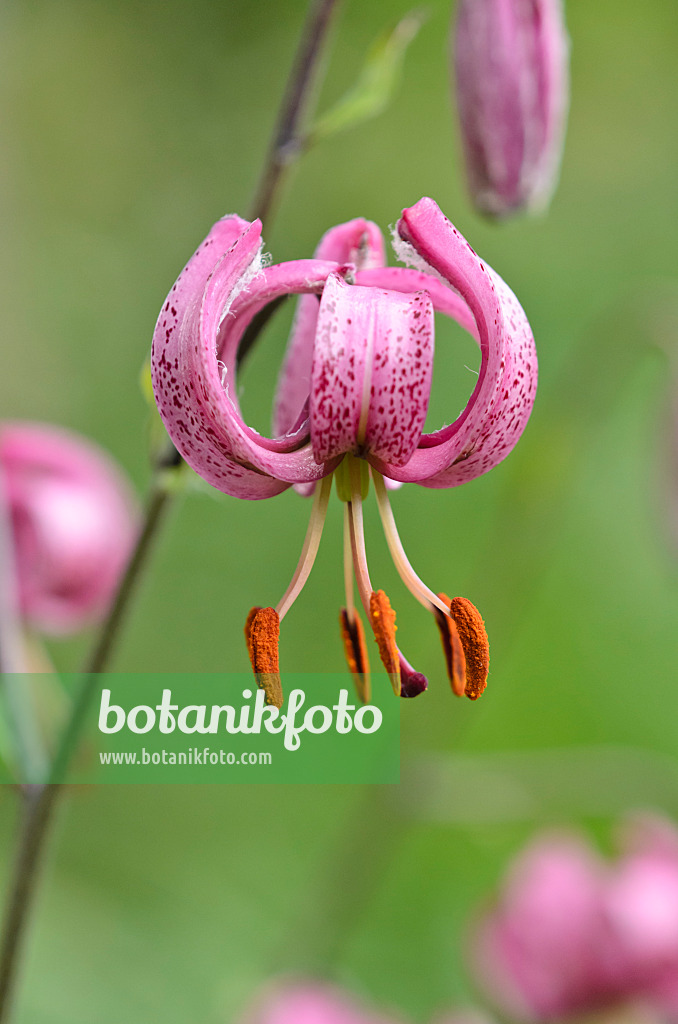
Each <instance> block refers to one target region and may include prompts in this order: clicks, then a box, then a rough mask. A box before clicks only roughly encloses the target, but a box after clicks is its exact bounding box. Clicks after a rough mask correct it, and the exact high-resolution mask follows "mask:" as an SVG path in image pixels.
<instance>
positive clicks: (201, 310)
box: [151, 217, 339, 498]
mask: <svg viewBox="0 0 678 1024" xmlns="http://www.w3.org/2000/svg"><path fill="white" fill-rule="evenodd" d="M260 246H261V224H260V222H259V221H254V222H253V223H252V224H248V223H247V222H246V221H243V220H241V219H240V218H239V217H226V218H224V219H223V220H221V221H219V222H218V223H217V224H215V226H214V227H213V228H212V231H211V232H210V234H209V235H208V237H207V239H206V240H205V242H204V243H203V244H202V245H201V246H200V248H199V249H198V251H197V252H196V253H195V255H194V256H193V257H192V259H191V260H190V261H189V262H188V264H187V266H186V268H185V269H184V270H183V271H182V273H181V275H180V276H179V279H178V280H177V282H176V284H175V285H174V287H173V288H172V291H171V292H170V295H169V297H168V299H167V302H166V303H165V306H164V307H163V310H162V312H161V314H160V317H159V319H158V323H157V325H156V329H155V334H154V337H153V354H152V360H151V365H152V372H153V386H154V390H155V395H156V400H157V402H158V408H159V410H160V414H161V416H162V418H163V420H164V422H165V426H166V427H167V430H168V432H169V434H170V437H171V438H172V440H173V442H174V444H175V445H176V446H177V448H178V450H179V452H180V453H181V454H182V455H183V457H184V458H185V459H186V461H187V462H188V463H189V464H190V465H191V466H192V467H193V468H194V469H195V470H196V472H198V473H199V474H200V475H201V476H202V477H204V479H206V480H207V481H208V482H209V483H210V484H212V485H213V486H215V487H218V488H219V489H220V490H222V491H225V492H226V493H227V494H232V495H234V496H236V497H241V498H265V497H270V496H272V495H274V494H278V493H280V491H282V490H285V488H286V487H287V486H288V485H289V484H290V483H295V482H307V481H312V480H316V479H318V478H319V477H321V476H323V475H325V474H326V473H327V472H329V471H330V470H331V468H332V466H323V465H319V464H318V462H317V461H316V460H315V459H314V458H313V453H312V451H311V447H310V443H309V442H308V437H307V436H306V438H304V437H303V436H301V437H296V438H293V439H292V440H291V441H290V440H289V439H285V438H283V439H275V438H273V439H271V438H263V437H261V436H260V435H259V434H257V432H256V431H254V430H252V429H251V428H249V427H247V425H246V424H245V422H244V420H243V417H242V414H241V412H240V408H239V404H238V400H237V393H236V387H235V355H236V352H237V344H238V341H239V339H240V338H241V337H242V334H243V332H244V330H245V328H246V326H247V324H248V323H249V322H250V321H251V319H252V317H253V316H254V315H255V314H256V312H257V311H258V310H259V309H260V308H262V307H263V305H265V304H266V303H267V302H269V301H272V300H273V299H274V298H276V297H277V296H278V295H282V294H287V293H289V292H295V293H296V292H312V291H316V292H317V291H321V290H322V288H323V285H324V282H325V280H326V279H327V276H328V274H330V273H333V272H336V271H337V270H338V269H339V268H338V267H337V264H336V263H334V262H328V261H320V260H300V261H296V262H292V263H286V264H282V265H280V266H277V267H270V268H267V269H262V268H261V262H260V259H259V252H260Z"/></svg>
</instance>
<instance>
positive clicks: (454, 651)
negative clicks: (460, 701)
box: [433, 594, 482, 697]
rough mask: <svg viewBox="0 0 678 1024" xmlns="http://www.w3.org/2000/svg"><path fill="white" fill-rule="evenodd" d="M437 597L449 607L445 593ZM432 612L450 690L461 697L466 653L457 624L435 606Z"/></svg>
mask: <svg viewBox="0 0 678 1024" xmlns="http://www.w3.org/2000/svg"><path fill="white" fill-rule="evenodd" d="M438 597H439V598H440V600H441V601H444V602H445V604H446V605H447V606H448V608H450V607H451V605H452V601H451V600H450V598H449V597H448V596H447V594H438ZM457 600H462V601H463V598H458V599H457ZM433 613H434V615H435V618H436V623H437V625H438V629H439V630H440V639H441V641H442V645H443V652H444V654H445V662H446V664H447V675H448V678H449V680H450V684H451V686H452V692H453V693H454V694H455V696H457V697H463V696H464V694H465V692H466V655H465V654H464V648H463V646H462V642H461V639H460V637H459V630H458V628H457V624H456V622H455V621H454V619H452V618H450V616H449V615H445V614H444V613H443V612H441V611H440V609H439V608H436V607H435V606H434V607H433ZM481 622H482V620H481Z"/></svg>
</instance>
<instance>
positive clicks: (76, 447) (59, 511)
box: [0, 423, 136, 634]
mask: <svg viewBox="0 0 678 1024" xmlns="http://www.w3.org/2000/svg"><path fill="white" fill-rule="evenodd" d="M0 474H2V478H3V484H4V486H3V491H4V494H5V500H6V501H7V504H8V508H9V517H10V523H11V531H12V541H13V546H14V551H13V556H14V564H15V572H16V583H17V590H18V603H19V610H20V613H21V615H22V617H23V618H24V619H25V620H26V621H28V622H30V623H31V625H33V626H34V627H35V628H37V629H39V630H41V631H42V632H45V633H53V634H62V633H71V632H75V631H77V630H79V629H81V628H82V627H83V626H85V625H87V624H90V623H92V622H93V621H95V620H96V619H97V618H99V617H100V616H101V615H103V614H104V613H105V611H106V609H107V607H108V604H109V602H110V600H111V598H112V596H113V593H114V591H115V588H116V586H117V584H118V580H119V578H120V574H121V572H122V570H123V569H124V566H125V564H126V562H127V558H128V555H129V552H130V550H131V547H132V544H133V541H134V534H135V531H136V507H135V503H134V499H133V497H132V492H131V489H130V487H129V485H128V483H127V481H126V480H125V478H124V477H123V475H122V473H121V471H120V470H119V469H118V467H117V466H116V465H115V463H114V462H113V460H112V459H111V458H110V457H109V456H108V455H107V454H106V453H105V452H103V451H102V450H101V449H99V448H97V447H96V446H95V445H93V444H91V443H90V442H89V441H86V440H85V439H84V438H81V437H78V436H77V435H76V434H72V433H70V432H69V431H67V430H62V429H60V428H57V427H54V426H51V425H47V424H41V423H3V424H0Z"/></svg>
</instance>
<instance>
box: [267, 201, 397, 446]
mask: <svg viewBox="0 0 678 1024" xmlns="http://www.w3.org/2000/svg"><path fill="white" fill-rule="evenodd" d="M315 258H316V259H318V260H333V261H334V262H335V263H339V264H346V263H350V264H353V265H354V266H355V267H356V268H358V269H363V268H364V269H368V268H372V267H383V265H384V263H385V253H384V240H383V238H382V236H381V231H380V230H379V228H378V227H377V225H376V224H374V223H373V222H372V221H369V220H364V219H363V218H362V217H358V218H356V219H355V220H350V221H348V223H346V224H338V225H337V226H336V227H334V228H330V230H329V231H327V232H325V234H324V235H323V237H322V238H321V239H320V243H319V245H318V248H317V249H316V251H315ZM318 309H319V302H318V299H317V298H316V296H314V295H302V296H301V298H300V299H299V301H298V303H297V310H296V315H295V318H294V325H293V327H292V333H291V335H290V340H289V343H288V346H287V351H286V353H285V360H284V362H283V366H282V370H281V372H280V378H279V381H278V388H277V391H276V397H275V405H274V410H273V432H274V434H285V433H286V432H287V431H288V430H290V429H291V428H292V427H293V425H294V424H295V423H296V422H297V419H298V417H299V414H300V412H301V410H302V409H303V408H304V403H305V402H306V401H307V399H308V396H309V392H310V390H311V363H312V361H313V345H314V344H315V331H316V326H317V323H318Z"/></svg>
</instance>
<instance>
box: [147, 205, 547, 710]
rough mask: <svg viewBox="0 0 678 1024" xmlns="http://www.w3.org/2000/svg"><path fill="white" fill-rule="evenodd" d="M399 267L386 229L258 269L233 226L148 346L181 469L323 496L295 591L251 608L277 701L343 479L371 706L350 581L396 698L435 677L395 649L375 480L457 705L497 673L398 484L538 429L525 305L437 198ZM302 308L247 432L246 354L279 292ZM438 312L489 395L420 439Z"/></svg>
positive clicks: (220, 233) (339, 230)
mask: <svg viewBox="0 0 678 1024" xmlns="http://www.w3.org/2000/svg"><path fill="white" fill-rule="evenodd" d="M394 247H395V249H396V252H397V254H398V256H399V257H400V258H401V259H402V260H403V261H404V262H406V263H408V264H410V266H411V267H413V268H414V269H407V268H405V267H391V268H390V267H386V266H385V265H384V250H383V243H382V239H381V235H380V233H379V229H378V228H377V227H376V225H375V224H372V223H370V222H369V221H365V220H362V219H358V220H353V221H350V222H349V223H347V224H342V225H339V226H338V227H335V228H332V229H331V230H330V231H329V232H328V233H327V234H326V235H325V236H324V238H323V239H322V241H321V242H320V245H319V247H318V250H317V252H316V254H315V257H314V258H313V259H311V260H296V261H292V262H289V263H282V264H278V265H275V266H264V265H263V264H262V260H261V256H260V252H261V224H260V222H259V221H254V222H253V223H251V224H249V223H247V222H246V221H244V220H242V219H241V218H240V217H237V216H235V215H233V216H228V217H224V218H223V219H222V220H220V221H218V222H217V223H216V224H215V225H214V227H213V228H212V230H211V231H210V233H209V235H208V236H207V239H206V240H205V241H204V242H203V244H202V245H201V246H200V248H199V249H198V250H197V252H196V253H195V255H194V256H193V257H192V258H191V259H190V260H189V262H188V264H187V265H186V267H185V269H184V270H183V271H182V273H181V274H180V276H179V278H178V280H177V282H176V284H175V285H174V286H173V288H172V290H171V292H170V294H169V296H168V299H167V302H166V303H165V305H164V306H163V308H162V311H161V313H160V316H159V318H158V323H157V325H156V329H155V334H154V337H153V352H152V360H151V362H152V374H153V386H154V390H155V396H156V401H157V403H158V408H159V410H160V415H161V416H162V418H163V420H164V423H165V426H166V428H167V430H168V432H169V434H170V437H171V438H172V440H173V442H174V444H175V445H176V446H177V448H178V450H179V452H180V453H181V455H182V456H183V457H184V458H185V459H186V461H187V462H188V463H189V464H190V465H191V466H192V467H193V469H194V470H196V472H198V473H199V474H200V475H201V476H202V477H204V479H205V480H207V481H208V482H209V483H211V484H212V485H213V486H215V487H217V488H219V489H220V490H222V491H224V492H225V493H227V494H230V495H234V496H235V497H240V498H247V499H258V498H267V497H271V496H273V495H275V494H279V493H280V492H281V491H283V490H285V489H286V488H287V487H290V486H291V485H295V486H297V487H298V488H300V489H302V490H304V489H305V490H307V491H308V490H310V489H312V490H313V492H314V503H313V511H312V513H311V522H310V525H309V530H308V533H307V536H306V541H305V543H304V547H303V550H302V554H301V558H300V560H299V564H298V566H297V569H296V571H295V573H294V575H293V577H292V581H291V583H290V585H289V587H288V589H287V591H286V592H285V594H284V595H283V597H282V598H281V600H280V601H279V603H278V605H277V606H276V608H275V609H274V608H263V609H260V608H255V609H252V612H251V613H250V616H249V618H248V622H247V626H246V637H247V642H248V647H249V650H250V657H251V660H252V665H253V669H254V672H255V674H256V675H257V681H258V682H259V685H261V686H263V687H264V688H265V689H266V691H267V697H268V699H269V701H271V702H273V703H280V702H281V701H282V693H281V690H280V680H279V668H278V653H277V642H278V630H279V624H280V621H281V620H282V619H283V618H284V616H285V615H286V613H287V612H288V611H289V609H290V607H291V606H292V603H293V602H294V600H295V599H296V597H297V596H298V595H299V593H300V591H301V589H302V587H303V585H304V583H305V582H306V580H307V578H308V575H309V573H310V571H311V567H312V565H313V561H314V558H315V555H316V552H317V550H318V545H319V542H320V536H321V533H322V528H323V523H324V519H325V513H326V509H327V504H328V500H329V496H330V491H331V487H332V479H333V478H335V479H336V483H337V491H338V493H339V497H340V498H342V499H343V501H344V503H345V504H344V508H345V512H344V517H345V559H346V573H345V577H346V607H345V608H344V609H343V611H342V613H341V626H342V634H343V638H344V645H345V650H346V654H347V660H348V662H349V667H350V668H351V671H352V672H353V675H354V679H355V681H356V685H357V687H358V690H359V693H360V695H361V696H362V697H363V699H367V697H368V695H369V684H368V675H367V673H368V667H367V654H366V649H365V644H364V633H363V628H362V624H361V621H360V618H359V616H358V614H357V612H356V608H355V602H354V596H353V583H352V579H353V577H355V581H356V584H357V589H358V593H359V596H360V599H361V602H362V605H363V607H364V609H365V612H366V615H367V618H368V621H369V623H370V626H371V627H372V629H373V631H374V633H375V638H376V640H377V643H378V645H379V653H380V656H381V659H382V661H383V663H384V666H385V668H386V670H387V672H388V673H389V675H390V677H391V681H392V683H393V687H394V690H395V692H396V693H398V694H401V695H402V696H414V695H416V694H417V693H419V692H421V691H422V690H423V689H425V687H426V680H425V678H424V677H423V676H422V675H421V674H420V673H417V672H416V671H415V670H414V669H413V668H412V666H411V665H410V664H409V662H407V660H406V659H405V657H404V656H403V655H402V653H401V652H400V650H399V649H398V646H397V644H396V641H395V613H394V612H393V610H392V609H391V606H390V602H389V600H388V598H387V597H386V595H385V594H384V592H383V591H382V590H375V589H374V588H373V586H372V583H371V580H370V576H369V572H368V567H367V558H366V553H365V543H364V536H363V511H362V509H363V501H364V498H365V496H366V494H367V489H368V483H369V480H370V479H371V480H372V481H373V484H374V490H375V493H376V498H377V503H378V506H379V511H380V513H381V517H382V521H383V524H384V529H385V534H386V538H387V541H388V544H389V547H390V550H391V553H392V556H393V559H394V562H395V565H396V567H397V569H398V571H399V573H400V575H401V577H402V579H403V580H404V582H405V584H406V585H407V586H408V588H409V589H410V590H411V592H412V593H413V594H414V596H415V597H416V598H417V599H418V600H419V601H420V602H421V603H422V604H423V605H424V607H425V608H427V610H429V611H434V612H435V614H436V616H437V621H438V625H439V627H440V630H441V635H442V639H443V647H444V650H445V654H446V658H447V663H448V671H449V674H450V678H451V681H452V685H453V689H454V692H455V693H457V694H459V695H461V694H463V693H466V694H467V695H468V696H469V697H471V698H473V699H475V698H476V697H478V696H479V695H480V693H481V692H482V690H483V688H484V686H485V682H486V677H487V666H488V657H489V655H488V648H487V637H486V634H485V629H484V625H483V621H482V618H481V617H480V614H479V613H478V611H477V609H476V608H475V607H474V606H473V605H472V604H471V602H470V601H467V600H466V599H465V598H455V599H454V600H453V601H450V599H449V598H447V597H446V596H445V595H443V594H438V593H435V592H434V591H432V590H431V589H429V588H428V587H427V586H426V585H425V584H424V583H423V582H422V581H421V580H420V579H419V577H418V576H417V575H416V573H415V572H414V570H413V568H412V566H411V565H410V563H409V561H408V559H407V556H406V555H405V552H404V551H403V548H402V545H401V543H400V539H399V537H398V532H397V529H396V526H395V521H394V518H393V513H392V510H391V506H390V503H389V498H388V493H387V482H388V483H389V484H390V483H392V482H394V481H395V482H398V483H407V482H416V483H420V484H423V485H424V486H426V487H453V486H456V485H458V484H462V483H465V482H466V481H468V480H472V479H473V478H474V477H477V476H480V475H481V474H482V473H485V472H487V471H488V470H489V469H491V468H492V467H493V466H495V465H496V464H497V463H498V462H500V461H501V460H502V459H503V458H505V457H506V455H508V453H509V452H510V451H511V449H512V448H513V446H514V445H515V444H516V442H517V440H518V438H519V437H520V435H521V433H522V431H523V429H524V427H525V424H526V422H527V419H528V417H529V415H530V411H531V408H532V403H533V400H534V394H535V389H536V381H537V361H536V354H535V349H534V340H533V338H532V333H531V331H530V327H529V324H528V322H527V319H526V317H525V314H524V313H523V310H522V309H521V307H520V305H519V303H518V301H517V299H516V298H515V296H514V295H513V293H512V292H511V291H510V289H509V288H508V287H507V285H506V284H505V283H504V282H503V281H502V280H501V278H500V277H499V276H498V275H497V274H495V273H494V271H493V270H491V269H490V267H488V266H487V264H485V263H484V262H483V261H482V260H480V259H479V257H478V256H477V255H476V254H475V252H474V251H473V249H472V248H471V247H470V245H469V244H468V243H467V242H466V241H465V240H464V239H463V238H462V236H461V235H460V234H459V232H458V231H457V230H456V228H454V227H453V226H452V224H450V222H449V221H448V220H447V218H446V217H445V216H444V215H443V214H442V213H441V211H440V210H439V209H438V207H437V206H436V204H435V203H434V202H433V200H431V199H422V200H420V201H419V202H418V203H417V204H416V205H415V206H413V207H411V208H410V209H407V210H405V211H404V212H403V214H402V217H401V218H400V220H399V221H398V224H397V226H396V229H395V234H394ZM290 293H296V294H300V295H301V296H302V297H301V299H300V301H299V305H298V310H297V316H296V320H295V324H294V327H293V330H292V334H291V338H290V341H289V346H288V351H287V355H286V359H285V362H284V365H283V369H282V373H281V378H280V382H279V388H278V394H277V397H276V401H275V407H274V418H273V436H272V437H264V436H262V435H261V434H259V433H257V431H255V430H253V429H252V428H251V427H250V426H248V425H247V423H246V422H245V420H244V419H243V416H242V413H241V411H240V407H239V404H238V397H237V388H236V372H237V355H238V347H239V344H240V342H241V340H242V337H243V333H244V331H245V330H246V328H247V326H248V325H249V324H250V323H251V322H252V319H253V317H254V316H255V315H256V314H257V313H259V312H260V311H261V310H262V309H263V308H264V307H265V306H266V305H267V304H269V303H271V302H273V301H274V300H275V299H277V298H278V297H279V296H284V295H287V294H290ZM434 311H438V312H440V313H444V314H446V315H447V316H450V317H452V318H453V319H454V320H456V321H457V322H458V323H459V324H461V325H462V327H464V328H465V329H466V330H467V331H469V333H470V334H471V335H472V336H473V337H474V338H475V340H476V341H477V343H478V345H479V347H480V351H481V358H482V362H481V367H480V373H479V377H478V381H477V383H476V386H475V388H474V391H473V394H472V395H471V397H470V399H469V401H468V404H467V405H466V408H465V409H464V410H463V411H462V413H461V414H460V415H459V416H458V417H457V418H456V419H455V420H454V422H452V423H451V424H450V425H449V426H445V427H443V428H442V429H440V430H437V431H435V432H433V433H424V423H425V419H426V412H427V408H428V401H429V394H430V387H431V372H432V365H433V345H434V331H433V314H434Z"/></svg>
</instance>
